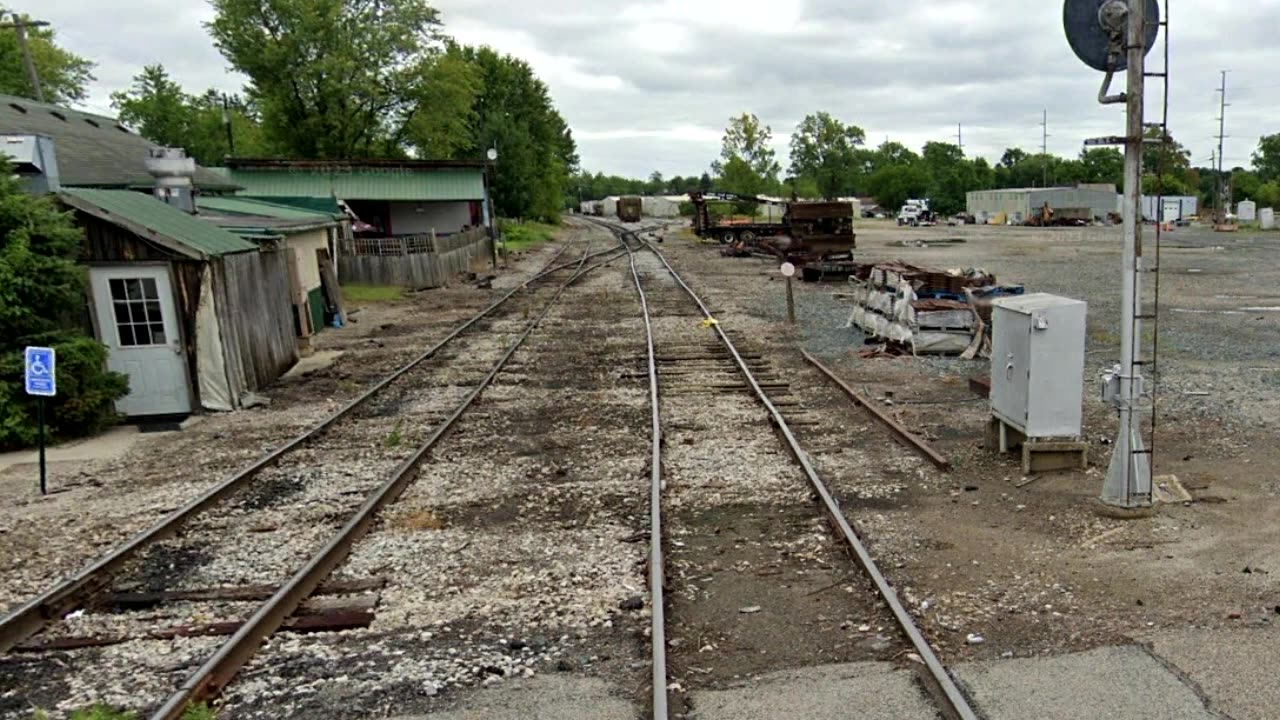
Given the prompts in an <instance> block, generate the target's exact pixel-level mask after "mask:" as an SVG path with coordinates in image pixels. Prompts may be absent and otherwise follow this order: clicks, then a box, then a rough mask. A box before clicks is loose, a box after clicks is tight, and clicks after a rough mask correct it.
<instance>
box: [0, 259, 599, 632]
mask: <svg viewBox="0 0 1280 720" xmlns="http://www.w3.org/2000/svg"><path fill="white" fill-rule="evenodd" d="M587 248H588V249H589V248H590V243H588V244H587ZM568 249H569V245H568V244H566V245H565V246H564V247H563V248H561V249H560V251H559V252H557V253H556V254H555V256H554V257H552V258H551V260H550V261H549V262H548V263H547V266H550V265H551V264H552V263H555V262H556V261H557V260H559V259H560V257H561V256H562V255H564V253H565V252H566V251H567V250H568ZM618 251H619V248H611V249H608V250H603V251H600V252H597V253H592V254H586V253H584V255H585V258H584V260H589V259H591V258H593V257H599V256H601V255H607V254H611V253H616V252H618ZM581 262H583V260H578V261H574V262H570V263H564V264H561V265H557V266H554V267H546V269H544V270H542V271H541V272H539V273H538V274H537V275H534V276H533V277H531V278H529V279H528V280H526V281H525V282H523V283H521V284H520V285H518V286H516V287H515V288H513V289H512V290H511V291H510V292H508V293H507V294H506V295H503V296H502V298H501V299H499V300H498V301H496V302H494V303H493V304H491V305H489V306H488V307H487V308H485V309H484V310H482V311H481V312H480V313H479V314H477V315H475V316H473V317H472V318H471V319H469V320H467V321H466V322H464V323H463V324H461V325H459V326H458V327H457V328H455V329H454V330H453V331H452V332H451V333H449V335H448V336H446V337H445V338H444V339H443V340H441V341H440V342H438V343H436V344H435V345H434V346H432V347H431V348H430V349H429V350H427V351H425V352H423V353H422V354H421V355H419V356H417V357H416V358H414V359H413V360H411V361H410V362H409V363H408V364H406V365H404V366H403V367H401V368H400V369H398V370H396V371H395V372H393V373H391V374H390V375H388V376H387V377H385V378H383V379H382V380H381V381H380V382H378V383H377V384H376V385H374V386H373V387H371V388H369V390H367V391H366V392H364V393H363V394H361V395H360V396H359V397H357V398H355V399H354V400H351V401H350V402H348V403H347V404H346V405H344V406H343V407H342V408H341V409H339V410H338V411H337V412H335V413H334V414H332V415H330V416H329V417H327V418H325V419H324V420H321V421H320V422H319V423H318V424H316V425H314V426H313V427H311V428H310V429H308V430H307V431H306V432H304V433H302V434H301V435H299V436H297V437H295V438H293V439H292V440H290V441H289V442H287V443H285V444H284V445H282V446H280V447H278V448H276V449H275V450H272V451H271V452H270V453H268V454H267V455H266V456H264V457H262V458H261V459H259V460H257V461H255V462H254V463H253V464H252V465H250V466H249V467H247V468H245V469H243V470H241V471H239V472H238V473H236V474H235V475H233V476H231V477H230V478H227V479H226V480H223V481H222V482H220V483H218V484H217V485H215V486H214V487H212V488H209V489H208V490H206V491H204V492H203V493H201V494H200V495H199V496H198V497H196V498H195V499H193V500H191V501H190V502H188V503H187V504H186V505H183V506H182V507H180V508H178V509H177V510H174V511H173V512H171V513H170V514H168V515H167V516H165V517H164V519H162V520H161V521H160V522H158V523H157V524H155V525H153V526H151V527H150V528H149V529H147V530H144V531H142V532H140V533H139V534H137V535H135V536H133V537H132V538H130V539H129V540H127V541H126V542H125V543H124V544H123V545H121V546H119V547H118V548H116V549H114V550H112V551H111V552H109V553H108V554H107V555H104V556H102V557H100V558H98V559H97V560H95V561H94V562H92V563H91V564H90V565H88V566H86V567H85V568H83V569H81V570H80V571H79V572H77V573H76V574H75V575H72V576H71V577H69V578H66V579H64V580H63V581H61V582H60V583H58V584H57V585H55V586H54V587H52V588H50V589H49V590H46V591H45V592H43V593H42V594H40V595H38V596H36V597H35V598H33V599H31V600H29V601H28V602H27V603H25V604H24V605H22V606H20V607H18V608H17V609H15V610H13V611H11V612H8V613H6V614H5V615H4V616H2V617H0V653H4V652H7V651H9V650H10V649H12V648H13V647H14V646H15V645H17V644H18V643H20V642H22V641H23V640H26V639H27V638H29V637H31V636H32V635H34V634H36V633H37V632H39V631H40V630H41V629H42V628H44V626H45V625H46V624H47V623H49V622H50V621H51V620H53V619H54V618H57V617H60V616H61V615H62V614H63V613H65V612H68V611H70V610H73V609H74V608H75V607H77V606H79V605H80V604H82V603H83V602H84V601H85V600H86V599H87V598H88V597H90V596H92V595H93V594H94V593H96V592H98V591H100V590H101V589H102V588H103V587H104V586H105V584H106V583H107V582H108V581H109V578H110V576H111V575H112V574H114V573H115V572H117V571H118V570H119V569H120V568H121V567H122V566H123V565H124V564H125V563H126V562H128V561H129V560H130V559H131V558H133V557H134V556H135V555H137V554H138V552H139V551H141V550H142V549H143V548H145V547H147V546H148V545H151V544H153V543H155V542H157V541H159V540H162V539H164V538H166V537H168V536H169V535H172V534H173V533H175V532H176V531H177V530H178V529H179V528H180V527H181V526H182V525H183V524H184V523H186V522H187V521H189V520H191V519H192V518H194V517H195V516H197V515H199V514H200V513H201V512H203V511H205V510H207V509H209V508H210V507H213V506H214V505H216V504H217V503H218V502H220V501H221V500H223V499H224V498H226V497H227V496H228V495H229V494H231V493H232V492H233V491H235V490H236V489H238V488H239V487H240V486H241V485H243V484H244V483H245V482H247V481H249V480H251V479H252V478H254V477H255V476H257V475H258V474H259V473H260V472H262V471H263V470H265V469H267V468H269V467H271V466H273V465H275V464H276V462H278V461H279V460H280V458H282V457H284V456H285V455H287V454H289V453H290V452H293V451H294V450H296V449H298V448H299V447H301V446H302V445H304V444H305V443H307V442H308V441H310V440H312V439H313V438H315V437H317V436H318V435H320V434H321V433H323V432H325V431H326V430H328V429H329V428H330V427H332V426H333V424H334V423H336V422H338V421H339V420H341V419H343V418H345V417H346V416H347V415H349V414H351V412H352V411H354V410H355V409H356V408H358V407H360V406H361V405H363V404H364V403H365V402H367V401H368V400H369V399H370V398H372V397H373V396H374V395H376V394H378V393H379V392H381V391H382V390H383V389H385V388H386V387H387V386H388V385H390V384H392V383H393V382H395V381H396V380H399V379H400V378H401V377H403V376H404V375H405V374H407V373H408V372H409V371H411V370H413V369H414V368H416V367H417V366H419V365H421V364H422V363H423V362H425V361H427V360H429V359H431V358H432V357H434V356H435V355H436V354H437V353H439V352H440V350H441V349H443V348H444V347H445V346H446V345H448V344H449V343H451V342H453V340H455V339H456V338H457V337H458V336H460V335H462V333H464V332H466V331H467V330H468V329H470V328H471V327H473V326H474V325H475V324H476V323H478V322H480V321H481V320H483V319H484V318H486V317H488V316H489V315H490V314H492V313H493V311H495V310H497V309H498V308H499V307H501V306H502V305H503V304H505V303H506V302H507V301H508V300H510V299H511V298H512V297H513V296H514V295H515V294H516V293H518V292H520V291H521V290H524V289H526V288H527V287H528V286H529V285H530V284H532V283H535V282H539V281H541V280H543V279H545V278H547V277H548V276H550V275H552V274H555V273H557V272H559V271H561V270H564V269H566V268H569V267H572V266H574V265H575V264H580V263H581Z"/></svg>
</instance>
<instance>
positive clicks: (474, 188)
mask: <svg viewBox="0 0 1280 720" xmlns="http://www.w3.org/2000/svg"><path fill="white" fill-rule="evenodd" d="M227 168H228V170H227V177H228V178H229V179H230V182H232V183H234V184H235V185H238V186H240V187H241V188H243V189H242V190H241V191H240V195H241V196H244V197H248V198H253V199H258V200H266V201H268V202H272V203H275V204H284V205H295V206H299V207H306V208H309V209H312V210H319V211H322V212H328V213H335V212H337V211H338V209H339V206H340V204H341V205H345V206H346V207H347V208H349V209H350V210H351V212H352V213H354V215H355V218H356V220H358V221H359V222H358V223H357V225H358V227H357V232H361V233H364V234H366V235H371V236H378V237H387V238H395V237H406V236H426V235H435V236H437V237H438V236H441V235H454V234H456V233H461V232H464V231H466V230H469V229H471V228H475V227H489V225H490V219H489V202H488V200H489V194H488V187H487V184H486V178H485V166H484V164H483V163H479V162H466V161H434V160H385V161H383V160H365V161H355V160H352V161H347V160H334V161H328V160H281V159H273V158H268V159H247V158H232V159H228V160H227Z"/></svg>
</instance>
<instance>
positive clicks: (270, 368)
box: [58, 188, 298, 416]
mask: <svg viewBox="0 0 1280 720" xmlns="http://www.w3.org/2000/svg"><path fill="white" fill-rule="evenodd" d="M58 198H59V199H60V200H61V201H62V202H63V203H64V204H65V205H67V206H68V207H70V208H71V209H73V210H74V211H75V213H76V216H77V218H78V220H79V224H80V226H81V227H82V228H84V232H85V244H84V250H83V254H82V261H83V262H84V263H85V264H86V265H88V267H89V280H90V287H91V292H90V304H91V310H92V312H91V313H90V314H91V316H92V318H93V322H94V330H95V333H96V335H97V337H98V339H99V340H100V341H102V343H103V344H104V345H106V346H107V349H108V361H107V362H108V366H109V367H110V368H111V369H112V370H115V371H117V372H121V373H124V374H126V375H128V377H129V388H130V391H129V395H128V396H126V397H124V398H122V399H121V400H120V401H118V402H117V409H118V410H119V411H120V412H121V413H123V414H125V415H128V416H155V415H185V414H188V413H191V412H193V411H195V410H196V409H197V408H201V407H203V408H205V409H209V410H233V409H236V408H239V407H241V406H242V403H243V401H244V398H245V395H246V394H247V393H249V392H252V391H255V390H258V389H260V388H262V387H263V386H265V385H266V384H268V383H270V382H271V381H273V380H275V379H276V378H278V377H279V376H280V375H282V374H283V373H284V372H285V371H287V370H288V369H289V368H290V367H292V366H293V365H294V363H295V362H297V359H298V345H297V340H296V337H295V334H294V320H293V306H292V304H291V302H290V297H289V265H288V260H287V253H286V252H284V248H283V244H282V243H281V242H279V241H274V242H273V241H264V242H262V243H258V242H251V241H249V240H246V239H244V238H241V237H238V236H236V235H234V234H232V233H230V232H228V231H226V230H224V229H222V228H219V227H217V226H216V225H214V224H212V223H209V222H207V221H204V220H201V219H199V218H196V217H194V216H193V215H190V214H188V213H186V212H183V211H182V210H179V209H178V208H175V207H172V206H170V205H167V204H165V203H163V202H161V201H159V200H157V199H155V198H154V197H152V196H150V195H144V194H141V193H135V192H129V191H124V190H91V189H79V188H77V189H66V190H64V191H63V192H61V193H59V194H58Z"/></svg>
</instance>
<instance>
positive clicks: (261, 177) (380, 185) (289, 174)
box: [231, 166, 484, 202]
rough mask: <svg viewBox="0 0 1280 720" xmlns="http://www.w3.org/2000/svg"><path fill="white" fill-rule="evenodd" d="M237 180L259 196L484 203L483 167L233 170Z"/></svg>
mask: <svg viewBox="0 0 1280 720" xmlns="http://www.w3.org/2000/svg"><path fill="white" fill-rule="evenodd" d="M231 182H233V183H235V184H236V185H240V186H242V187H243V188H244V190H243V193H244V194H245V195H253V196H257V197H271V196H281V197H335V198H338V199H339V200H401V201H410V202H413V201H419V202H432V201H467V200H483V199H484V170H483V169H482V168H440V169H421V170H408V169H392V168H377V167H368V168H361V167H358V166H356V167H350V168H334V169H332V170H326V169H325V168H281V169H276V170H242V169H237V168H232V170H231Z"/></svg>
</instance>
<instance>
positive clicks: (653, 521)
mask: <svg viewBox="0 0 1280 720" xmlns="http://www.w3.org/2000/svg"><path fill="white" fill-rule="evenodd" d="M622 241H623V244H624V246H625V244H626V238H625V235H624V236H623V240H622ZM627 259H628V261H629V262H630V265H631V279H632V280H634V281H635V284H636V293H637V294H638V295H639V297H640V310H641V312H642V313H643V315H644V332H645V338H646V340H645V346H646V350H647V353H648V364H649V406H650V408H651V424H650V429H649V433H650V438H651V441H652V444H653V452H652V455H651V456H650V458H649V462H650V467H651V470H650V473H649V609H650V618H651V625H652V629H651V631H650V641H651V645H652V663H653V720H667V705H668V699H667V624H666V623H667V620H666V601H665V599H664V598H663V592H662V584H663V581H664V580H665V572H664V568H665V565H664V564H663V560H662V410H661V406H660V405H659V399H658V359H657V354H656V353H655V352H654V345H653V323H652V321H651V320H650V317H649V301H648V299H647V298H646V297H645V294H644V287H643V286H642V285H641V284H640V273H639V271H638V270H636V256H635V253H634V252H632V250H631V248H630V247H629V246H627Z"/></svg>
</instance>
